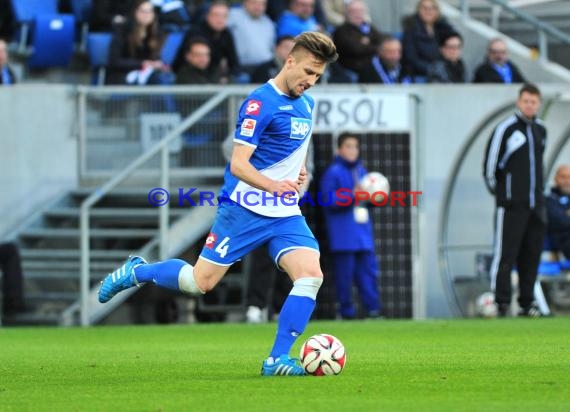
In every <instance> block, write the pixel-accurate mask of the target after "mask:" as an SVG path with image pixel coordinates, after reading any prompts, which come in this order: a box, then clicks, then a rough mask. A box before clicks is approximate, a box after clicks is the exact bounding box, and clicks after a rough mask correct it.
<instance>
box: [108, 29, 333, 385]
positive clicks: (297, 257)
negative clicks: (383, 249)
mask: <svg viewBox="0 0 570 412" xmlns="http://www.w3.org/2000/svg"><path fill="white" fill-rule="evenodd" d="M337 58H338V54H337V52H336V48H335V46H334V43H333V42H332V41H331V39H330V38H329V37H327V36H326V35H324V34H322V33H318V32H305V33H302V34H300V35H299V36H297V37H296V38H295V46H293V49H292V50H291V53H290V54H289V55H288V57H287V59H286V61H285V64H284V65H283V68H282V69H281V71H280V72H279V73H278V74H277V76H275V78H274V79H271V80H269V81H268V82H267V83H265V84H264V85H263V86H261V87H259V88H258V89H256V90H254V91H253V92H252V93H251V94H250V95H249V96H248V97H247V99H246V100H245V101H244V102H243V104H242V106H241V108H240V111H239V118H238V121H237V124H236V132H235V138H234V149H233V153H232V158H231V161H230V163H229V165H228V167H227V168H226V173H225V177H224V186H223V187H222V190H221V194H220V196H219V206H218V212H217V215H216V219H215V221H214V224H213V226H212V229H211V232H210V234H209V235H208V237H207V239H206V243H205V245H204V248H203V249H202V252H201V255H200V257H199V258H198V261H197V262H196V265H195V266H192V265H190V264H188V263H187V262H185V261H183V260H179V259H170V260H167V261H164V262H157V263H152V264H149V263H147V262H146V261H145V260H144V259H143V258H141V257H138V256H132V257H130V258H129V259H128V261H127V262H126V263H125V264H124V265H123V266H121V267H120V268H119V269H117V270H116V271H115V272H113V273H111V274H109V275H108V276H107V277H106V278H105V279H104V280H103V282H102V285H101V288H100V290H99V301H100V302H102V303H104V302H107V301H109V300H110V299H111V298H112V297H113V296H115V295H116V294H117V293H118V292H120V291H122V290H124V289H128V288H131V287H134V286H137V285H139V284H140V283H144V282H154V283H155V284H156V285H158V286H162V287H165V288H170V289H174V290H179V291H182V292H186V293H190V294H203V293H206V292H208V291H210V290H212V289H213V288H214V287H215V286H216V284H217V283H218V282H219V281H220V279H221V278H222V277H223V276H224V274H225V273H226V272H227V270H228V268H229V267H230V266H231V265H232V264H233V263H234V262H236V261H237V260H239V259H240V258H241V257H242V256H244V255H246V254H248V253H249V252H251V251H252V250H254V249H255V248H257V247H259V246H261V245H264V244H267V246H268V249H269V254H270V255H271V257H272V258H273V260H274V262H275V264H276V265H277V266H278V267H279V268H281V269H282V270H284V271H285V272H287V274H288V275H289V277H290V278H291V280H292V281H293V288H292V289H291V292H290V293H289V295H288V296H287V298H286V300H285V302H284V304H283V307H282V309H281V313H280V315H279V322H278V325H277V336H276V338H275V341H274V344H273V348H272V349H271V352H270V354H269V357H268V358H267V359H266V360H265V361H264V362H263V365H262V368H261V374H262V375H264V376H271V375H304V374H305V371H304V370H303V368H302V367H301V366H300V365H299V364H298V362H297V360H296V359H291V358H290V357H289V352H290V351H291V348H292V346H293V344H294V342H295V340H296V339H297V337H298V336H299V335H300V334H301V333H303V331H304V330H305V327H306V326H307V323H308V322H309V319H310V318H311V314H312V313H313V310H314V308H315V303H316V302H315V301H316V297H317V292H318V291H319V288H320V286H321V284H322V282H323V273H322V271H321V268H320V264H319V246H318V243H317V240H316V239H315V237H314V235H313V234H312V232H311V230H310V229H309V227H308V226H307V223H306V222H305V218H304V217H303V216H302V215H301V211H300V209H299V206H298V204H297V203H298V198H299V191H300V189H301V187H302V185H303V184H304V182H305V181H306V171H305V168H304V162H305V157H306V153H307V148H308V145H309V140H310V137H311V131H312V112H313V108H314V100H313V99H312V98H311V97H309V96H307V95H305V94H304V92H305V91H306V90H307V89H309V88H310V87H312V86H313V85H314V84H315V83H316V82H317V80H318V79H319V77H320V76H321V75H322V74H323V72H324V71H325V69H326V66H327V64H328V63H331V62H334V61H335V60H336V59H337Z"/></svg>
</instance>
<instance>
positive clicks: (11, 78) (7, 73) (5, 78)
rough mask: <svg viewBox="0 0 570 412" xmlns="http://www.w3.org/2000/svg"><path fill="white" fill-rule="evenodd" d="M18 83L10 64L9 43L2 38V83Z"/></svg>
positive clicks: (0, 60)
mask: <svg viewBox="0 0 570 412" xmlns="http://www.w3.org/2000/svg"><path fill="white" fill-rule="evenodd" d="M15 83H16V76H15V75H14V72H13V71H12V69H11V68H10V65H9V64H8V44H7V43H6V41H5V40H4V39H1V38H0V85H2V86H9V85H12V84H15Z"/></svg>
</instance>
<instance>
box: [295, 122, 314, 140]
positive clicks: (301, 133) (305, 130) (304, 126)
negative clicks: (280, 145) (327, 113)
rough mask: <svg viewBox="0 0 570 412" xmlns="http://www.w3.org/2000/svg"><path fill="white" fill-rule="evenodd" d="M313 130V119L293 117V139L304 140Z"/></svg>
mask: <svg viewBox="0 0 570 412" xmlns="http://www.w3.org/2000/svg"><path fill="white" fill-rule="evenodd" d="M310 132H311V119H303V118H301V117H292V118H291V136H290V138H291V139H296V140H303V139H304V138H305V137H307V136H308V135H309V133H310Z"/></svg>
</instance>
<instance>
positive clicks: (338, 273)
mask: <svg viewBox="0 0 570 412" xmlns="http://www.w3.org/2000/svg"><path fill="white" fill-rule="evenodd" d="M358 143H359V142H358V137H357V136H356V135H354V134H350V133H342V134H341V135H340V136H339V137H338V141H337V145H338V156H337V157H336V158H335V159H334V161H333V163H332V164H331V165H330V166H329V167H328V168H327V170H326V171H325V173H324V174H323V177H322V178H321V194H320V196H321V198H322V199H324V200H323V201H324V202H325V203H327V206H326V207H324V208H323V210H324V212H325V220H326V226H327V232H328V239H329V248H330V251H331V255H332V258H333V263H334V277H335V288H336V296H337V302H338V304H339V311H340V315H341V317H342V318H343V319H354V318H355V317H356V311H355V309H354V306H353V303H352V284H353V282H355V283H356V286H357V288H358V292H359V294H360V299H361V301H362V306H363V307H364V309H365V311H366V316H367V317H370V318H376V317H379V315H380V297H379V293H378V283H377V281H378V265H377V263H376V255H375V254H374V236H373V231H372V221H371V220H370V216H369V211H368V208H367V207H366V206H363V205H362V203H361V204H360V205H359V206H355V204H354V195H353V194H352V192H354V191H355V190H358V189H359V182H360V179H362V177H363V176H364V175H365V174H366V173H367V172H366V169H365V168H364V166H363V165H362V163H360V161H359V160H358V156H359V148H358V146H359V145H358ZM339 189H344V190H345V192H344V193H341V194H340V196H339V193H338V192H337V191H338V190H339ZM351 195H352V202H351V204H350V205H346V203H347V198H348V197H349V196H351ZM337 201H338V202H339V203H340V204H345V206H341V205H340V204H336V203H337ZM329 202H330V204H329Z"/></svg>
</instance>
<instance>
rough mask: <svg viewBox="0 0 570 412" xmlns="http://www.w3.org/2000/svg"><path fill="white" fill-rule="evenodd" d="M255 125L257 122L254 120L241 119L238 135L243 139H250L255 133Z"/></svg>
mask: <svg viewBox="0 0 570 412" xmlns="http://www.w3.org/2000/svg"><path fill="white" fill-rule="evenodd" d="M256 124H257V120H255V119H243V123H242V124H241V130H240V134H241V135H242V136H245V137H252V136H253V132H255V125H256Z"/></svg>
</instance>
